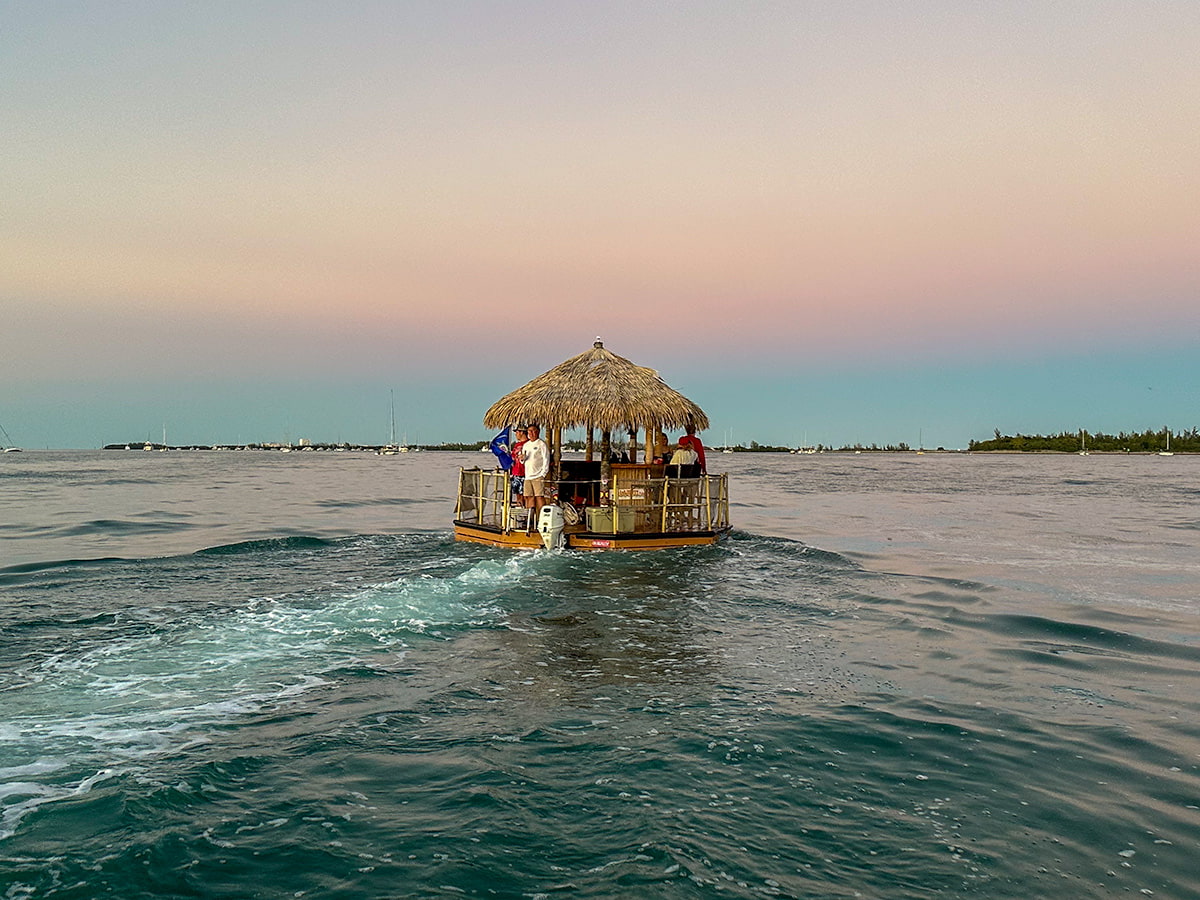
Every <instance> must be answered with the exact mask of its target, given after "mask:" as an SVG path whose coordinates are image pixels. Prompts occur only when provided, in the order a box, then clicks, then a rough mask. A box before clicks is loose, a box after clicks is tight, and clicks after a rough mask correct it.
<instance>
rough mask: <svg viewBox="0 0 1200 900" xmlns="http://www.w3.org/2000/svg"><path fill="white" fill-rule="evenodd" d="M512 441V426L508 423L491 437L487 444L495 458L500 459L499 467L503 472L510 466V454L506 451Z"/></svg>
mask: <svg viewBox="0 0 1200 900" xmlns="http://www.w3.org/2000/svg"><path fill="white" fill-rule="evenodd" d="M511 443H512V426H511V425H509V426H508V427H506V428H505V429H504V430H503V431H501V432H500V433H499V434H498V435H496V436H495V437H494V438H492V442H491V443H490V444H488V446H489V447H490V448H491V450H492V452H493V453H495V454H496V459H498V460H500V468H502V469H503V470H504V471H505V472H507V471H508V470H509V469H511V468H512V454H511V453H509V452H508V448H509V445H510V444H511Z"/></svg>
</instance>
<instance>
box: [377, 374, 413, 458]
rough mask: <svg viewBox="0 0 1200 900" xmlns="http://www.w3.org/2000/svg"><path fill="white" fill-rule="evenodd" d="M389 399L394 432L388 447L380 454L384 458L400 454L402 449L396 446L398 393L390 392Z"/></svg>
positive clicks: (392, 431)
mask: <svg viewBox="0 0 1200 900" xmlns="http://www.w3.org/2000/svg"><path fill="white" fill-rule="evenodd" d="M388 397H389V398H390V400H391V407H392V430H391V435H390V437H389V439H388V445H387V446H386V447H384V448H383V449H382V450H380V451H379V452H380V453H381V454H383V455H384V456H394V455H395V454H397V453H399V452H400V447H399V446H398V445H397V444H396V392H395V391H394V390H389V391H388ZM405 449H407V448H405Z"/></svg>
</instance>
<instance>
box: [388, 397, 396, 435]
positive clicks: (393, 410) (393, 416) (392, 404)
mask: <svg viewBox="0 0 1200 900" xmlns="http://www.w3.org/2000/svg"><path fill="white" fill-rule="evenodd" d="M388 398H389V400H390V401H391V407H392V436H391V440H390V441H389V442H388V443H389V444H391V446H393V447H395V446H396V391H395V390H394V389H392V388H389V389H388Z"/></svg>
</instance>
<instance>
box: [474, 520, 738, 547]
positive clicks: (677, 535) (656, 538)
mask: <svg viewBox="0 0 1200 900" xmlns="http://www.w3.org/2000/svg"><path fill="white" fill-rule="evenodd" d="M728 534H729V529H728V528H725V529H720V530H717V531H689V532H665V533H641V532H639V533H619V534H609V533H606V532H604V533H602V532H594V531H573V532H567V533H566V535H565V538H566V548H567V549H568V550H668V549H671V548H672V547H704V546H709V545H712V544H715V543H717V542H718V541H720V540H721V539H722V538H724V537H726V536H727V535H728ZM454 539H455V540H456V541H469V542H471V543H475V544H486V545H487V546H489V547H504V548H507V549H509V550H540V549H541V547H542V537H541V535H540V534H539V533H538V532H537V531H532V532H527V531H525V530H524V529H518V530H509V531H505V530H503V529H500V528H494V527H491V526H488V525H479V524H476V523H474V522H465V521H462V520H455V522H454Z"/></svg>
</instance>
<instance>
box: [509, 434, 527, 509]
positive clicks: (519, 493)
mask: <svg viewBox="0 0 1200 900" xmlns="http://www.w3.org/2000/svg"><path fill="white" fill-rule="evenodd" d="M513 430H514V431H515V432H516V435H517V439H516V440H515V441H514V442H513V445H512V447H511V449H509V451H508V452H509V455H511V456H512V472H511V473H510V474H511V475H512V492H513V500H514V501H516V500H518V499H520V498H522V497H523V496H524V491H525V460H524V459H522V458H521V448H522V447H524V446H525V441H526V440H527V439H528V431H527V430H526V428H525V426H524V425H518V426H517V427H516V428H515V429H513ZM523 503H524V501H523V500H522V504H523Z"/></svg>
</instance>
